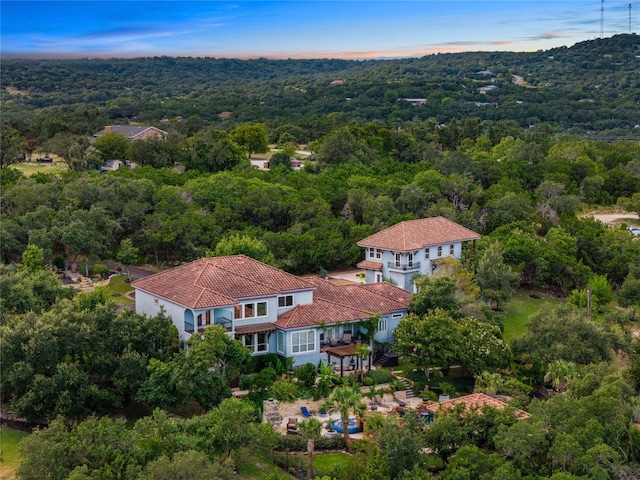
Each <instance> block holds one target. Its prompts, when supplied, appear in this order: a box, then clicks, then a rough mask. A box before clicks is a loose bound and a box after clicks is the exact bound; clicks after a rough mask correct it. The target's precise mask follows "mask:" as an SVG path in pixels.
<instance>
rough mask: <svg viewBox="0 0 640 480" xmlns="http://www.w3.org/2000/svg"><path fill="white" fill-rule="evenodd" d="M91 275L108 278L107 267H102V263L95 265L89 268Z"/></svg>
mask: <svg viewBox="0 0 640 480" xmlns="http://www.w3.org/2000/svg"><path fill="white" fill-rule="evenodd" d="M91 275H93V276H98V275H100V277H101V278H107V277H108V276H109V267H107V266H106V265H103V264H102V263H96V264H95V265H94V266H93V267H91Z"/></svg>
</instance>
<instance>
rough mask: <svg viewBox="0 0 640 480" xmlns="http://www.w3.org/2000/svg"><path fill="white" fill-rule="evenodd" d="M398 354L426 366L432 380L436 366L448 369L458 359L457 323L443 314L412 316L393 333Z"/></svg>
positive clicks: (441, 311) (406, 318)
mask: <svg viewBox="0 0 640 480" xmlns="http://www.w3.org/2000/svg"><path fill="white" fill-rule="evenodd" d="M393 336H394V338H395V349H396V351H397V352H398V353H399V354H400V355H402V356H405V357H408V358H410V359H412V360H413V361H414V362H415V364H416V365H422V366H423V368H424V373H425V375H426V377H427V378H429V370H430V368H431V367H432V366H441V367H446V366H449V365H451V363H452V362H453V360H454V359H455V358H456V344H457V343H458V335H457V330H456V326H455V323H454V321H453V320H452V319H451V317H450V316H449V315H448V314H447V313H446V312H445V311H443V310H435V311H433V312H431V313H428V314H427V315H424V316H422V317H419V316H418V315H414V314H409V315H407V316H406V317H405V318H404V319H403V320H402V322H400V324H399V325H398V328H396V330H395V331H394V332H393Z"/></svg>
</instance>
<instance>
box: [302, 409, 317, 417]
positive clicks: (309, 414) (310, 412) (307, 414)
mask: <svg viewBox="0 0 640 480" xmlns="http://www.w3.org/2000/svg"><path fill="white" fill-rule="evenodd" d="M300 411H301V412H302V415H304V416H305V417H307V418H309V417H312V416H313V414H314V413H316V412H314V411H313V410H309V409H308V408H307V407H300Z"/></svg>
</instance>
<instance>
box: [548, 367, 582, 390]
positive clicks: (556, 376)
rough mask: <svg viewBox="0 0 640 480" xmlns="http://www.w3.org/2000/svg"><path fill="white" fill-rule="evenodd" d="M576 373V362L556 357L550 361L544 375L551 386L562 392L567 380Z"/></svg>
mask: <svg viewBox="0 0 640 480" xmlns="http://www.w3.org/2000/svg"><path fill="white" fill-rule="evenodd" d="M575 374H576V364H575V363H573V362H567V361H566V360H562V359H558V360H555V361H554V362H551V363H550V364H549V366H548V367H547V373H546V374H545V376H544V381H545V382H551V385H553V388H554V389H555V390H556V391H557V392H558V393H562V392H564V391H565V389H566V387H567V382H569V380H571V378H572V377H573V376H574V375H575Z"/></svg>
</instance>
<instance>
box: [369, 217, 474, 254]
mask: <svg viewBox="0 0 640 480" xmlns="http://www.w3.org/2000/svg"><path fill="white" fill-rule="evenodd" d="M478 238H480V235H479V234H477V233H476V232H473V231H471V230H469V229H468V228H465V227H463V226H462V225H458V224H457V223H455V222H452V221H451V220H449V219H447V218H444V217H432V218H423V219H421V220H409V221H406V222H400V223H397V224H395V225H393V226H391V227H389V228H385V229H384V230H381V231H380V232H378V233H374V234H373V235H371V236H369V237H367V238H365V239H362V240H360V241H359V242H358V243H357V245H358V246H359V247H376V248H380V249H383V250H393V251H402V252H408V251H411V250H418V249H420V248H423V247H426V246H428V245H441V244H445V243H453V242H465V241H468V240H474V239H478Z"/></svg>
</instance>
